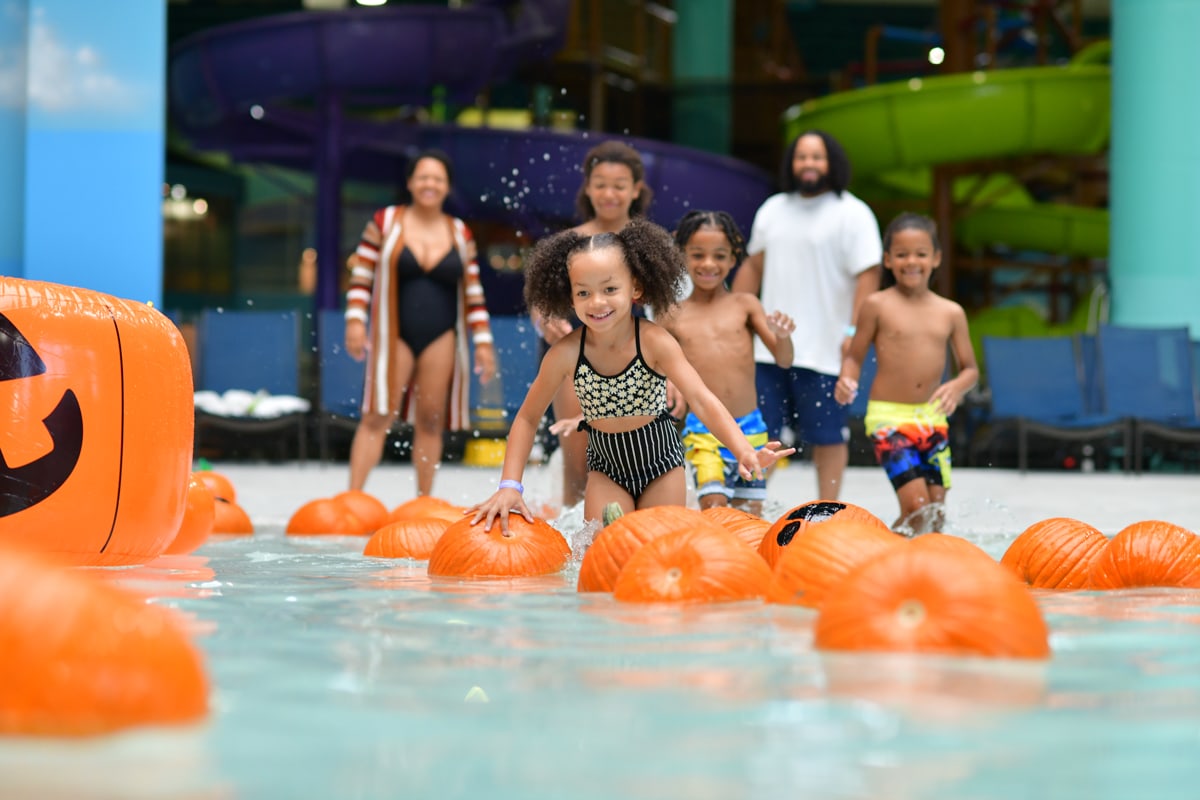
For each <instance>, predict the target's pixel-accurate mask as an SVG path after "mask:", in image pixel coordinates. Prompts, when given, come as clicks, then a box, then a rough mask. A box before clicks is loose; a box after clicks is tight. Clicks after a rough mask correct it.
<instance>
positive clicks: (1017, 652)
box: [814, 547, 1050, 658]
mask: <svg viewBox="0 0 1200 800" xmlns="http://www.w3.org/2000/svg"><path fill="white" fill-rule="evenodd" d="M814 642H815V644H816V646H817V647H818V648H819V649H822V650H867V651H892V652H912V653H940V654H943V655H951V656H990V657H994V658H1046V657H1048V656H1049V655H1050V645H1049V632H1048V631H1047V628H1046V622H1045V620H1044V619H1042V614H1041V611H1040V610H1039V609H1038V604H1037V601H1036V600H1035V599H1034V597H1033V595H1032V593H1030V591H1029V590H1028V589H1027V588H1026V587H1025V584H1023V583H1021V581H1019V580H1018V579H1017V578H1016V577H1015V576H1014V575H1013V574H1012V572H1010V571H1009V570H1007V569H1005V568H1004V567H1002V566H1000V565H999V564H997V563H996V562H995V561H992V560H991V559H982V558H976V557H974V556H965V555H963V554H961V553H951V552H946V551H940V550H936V549H934V548H929V547H892V548H888V549H887V550H886V551H884V552H881V553H878V554H877V555H875V556H874V557H872V558H870V559H868V560H867V561H865V562H863V563H862V564H861V565H860V566H859V567H858V568H857V569H855V570H854V571H853V572H851V573H850V574H849V575H847V576H846V578H845V580H843V581H841V582H840V583H839V584H838V585H837V586H835V587H833V588H832V589H830V591H829V593H828V595H827V596H826V597H825V600H824V602H823V603H822V604H821V608H820V610H819V611H818V612H817V621H816V625H815V630H814Z"/></svg>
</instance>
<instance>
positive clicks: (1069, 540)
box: [1000, 517, 1108, 589]
mask: <svg viewBox="0 0 1200 800" xmlns="http://www.w3.org/2000/svg"><path fill="white" fill-rule="evenodd" d="M1106 544H1108V537H1107V536H1105V535H1104V534H1103V533H1101V532H1100V531H1098V530H1097V529H1096V528H1093V527H1092V526H1091V525H1088V524H1087V523H1086V522H1080V521H1079V520H1077V519H1071V518H1070V517H1051V518H1049V519H1043V520H1040V521H1038V522H1035V523H1033V524H1032V525H1030V526H1029V527H1028V528H1026V529H1025V530H1024V531H1022V532H1021V534H1020V535H1019V536H1017V538H1016V539H1013V541H1012V544H1010V545H1009V546H1008V549H1007V550H1005V551H1004V555H1003V556H1001V558H1000V563H1001V564H1003V565H1004V566H1005V567H1007V568H1008V569H1010V570H1012V571H1013V572H1014V573H1015V574H1016V576H1017V577H1018V578H1020V579H1021V580H1023V581H1025V583H1027V584H1029V585H1030V586H1032V587H1033V588H1035V589H1087V588H1088V586H1089V583H1088V581H1089V579H1088V574H1089V573H1090V571H1091V568H1092V561H1094V560H1095V558H1096V556H1097V555H1099V554H1100V551H1101V550H1103V549H1104V546H1105V545H1106Z"/></svg>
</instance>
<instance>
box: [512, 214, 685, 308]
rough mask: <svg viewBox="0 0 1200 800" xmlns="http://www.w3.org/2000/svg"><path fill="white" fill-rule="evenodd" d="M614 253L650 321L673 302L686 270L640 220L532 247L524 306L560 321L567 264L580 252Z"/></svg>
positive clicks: (668, 244) (566, 297) (662, 236)
mask: <svg viewBox="0 0 1200 800" xmlns="http://www.w3.org/2000/svg"><path fill="white" fill-rule="evenodd" d="M606 247H619V248H621V253H622V255H623V256H624V261H625V265H626V266H627V267H629V272H630V274H631V275H632V276H633V279H634V281H635V282H636V283H637V285H638V286H640V287H641V289H642V296H641V299H640V301H639V302H641V303H642V305H645V306H648V307H649V308H650V309H651V310H652V311H653V312H654V313H655V314H656V315H662V314H664V313H666V311H667V310H668V309H670V307H671V306H673V305H675V304H676V302H678V297H679V293H680V292H681V291H682V289H683V285H684V284H683V281H684V276H686V275H687V267H686V266H685V265H684V263H683V256H682V255H681V254H680V252H679V248H677V247H676V246H675V241H674V240H673V239H672V238H671V234H669V233H667V232H666V231H665V230H663V229H662V228H661V227H659V226H658V225H655V224H654V223H653V222H650V221H648V220H645V219H641V218H638V219H634V220H633V221H631V222H630V223H629V224H628V225H626V226H625V227H624V228H623V229H622V230H621V231H620V232H619V233H598V234H596V235H595V236H581V235H580V234H578V233H576V232H575V231H563V232H562V233H556V234H554V235H553V236H548V237H546V238H545V239H542V240H541V241H539V242H538V243H537V244H536V245H534V247H533V250H531V251H530V253H529V255H528V256H527V257H526V258H525V304H526V305H527V306H528V307H529V308H530V309H531V310H534V309H536V310H537V311H539V312H541V313H542V314H544V315H546V316H548V317H557V318H559V319H564V318H567V317H570V316H571V313H572V312H573V311H574V305H573V303H572V292H571V278H570V275H569V274H568V272H567V268H568V265H569V264H570V261H571V258H572V257H573V256H574V255H575V254H576V253H580V252H591V251H595V250H603V249H604V248H606Z"/></svg>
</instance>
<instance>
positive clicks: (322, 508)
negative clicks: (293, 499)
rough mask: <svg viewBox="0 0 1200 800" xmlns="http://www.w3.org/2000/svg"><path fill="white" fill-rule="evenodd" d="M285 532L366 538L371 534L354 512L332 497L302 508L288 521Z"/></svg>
mask: <svg viewBox="0 0 1200 800" xmlns="http://www.w3.org/2000/svg"><path fill="white" fill-rule="evenodd" d="M284 532H285V533H287V534H289V535H291V536H320V535H322V534H328V535H332V536H364V535H366V534H368V533H370V531H368V530H367V527H366V524H365V523H364V522H363V521H362V520H361V519H359V518H358V517H357V516H355V515H354V512H352V511H351V510H350V509H349V508H348V507H347V506H346V505H344V504H343V503H341V502H339V501H337V500H335V499H333V498H332V497H319V498H317V499H316V500H309V501H308V502H307V503H305V504H304V505H302V506H300V507H299V508H298V509H296V511H295V512H294V513H293V514H292V516H291V518H290V519H288V524H287V527H286V528H285V529H284Z"/></svg>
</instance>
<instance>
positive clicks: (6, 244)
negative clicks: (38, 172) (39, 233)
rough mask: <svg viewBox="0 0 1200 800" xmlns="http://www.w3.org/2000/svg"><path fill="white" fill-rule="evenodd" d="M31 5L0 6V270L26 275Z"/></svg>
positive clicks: (16, 0)
mask: <svg viewBox="0 0 1200 800" xmlns="http://www.w3.org/2000/svg"><path fill="white" fill-rule="evenodd" d="M28 43H29V6H28V3H26V2H25V0H14V2H9V3H6V4H4V6H3V7H2V8H0V71H5V72H8V73H9V77H10V78H11V80H10V81H9V82H8V90H7V92H6V91H5V89H3V88H0V275H10V276H14V277H18V278H21V277H24V275H25V265H24V253H25V118H26V96H27V94H28V91H27V89H26V86H27V85H28V77H27V76H28V73H29V71H28V68H27V65H28V58H29V47H28Z"/></svg>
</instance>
